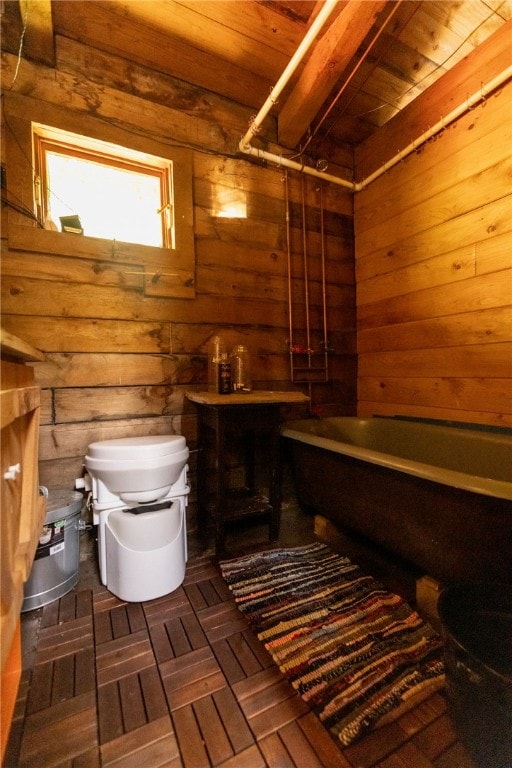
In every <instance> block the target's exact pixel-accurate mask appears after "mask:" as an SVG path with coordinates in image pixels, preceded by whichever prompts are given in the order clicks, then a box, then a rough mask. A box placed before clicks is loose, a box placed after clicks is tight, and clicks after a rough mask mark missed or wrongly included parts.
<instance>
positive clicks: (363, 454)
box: [281, 416, 512, 501]
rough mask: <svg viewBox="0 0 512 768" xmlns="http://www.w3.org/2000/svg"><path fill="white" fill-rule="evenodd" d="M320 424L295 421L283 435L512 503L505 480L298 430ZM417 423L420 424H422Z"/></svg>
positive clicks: (510, 488) (286, 425)
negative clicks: (468, 472) (304, 426)
mask: <svg viewBox="0 0 512 768" xmlns="http://www.w3.org/2000/svg"><path fill="white" fill-rule="evenodd" d="M330 418H340V419H355V420H358V421H368V420H372V419H376V418H385V417H375V416H365V417H359V416H340V417H330ZM321 421H322V419H320V422H321ZM386 421H388V422H392V421H393V419H392V418H390V417H388V418H386ZM317 422H318V419H317V420H314V419H295V420H292V421H287V422H285V423H284V424H282V426H281V435H282V437H285V438H288V439H290V440H295V441H297V442H301V443H306V444H308V445H313V446H315V447H317V448H323V449H324V450H328V451H331V452H334V453H338V454H341V455H345V456H350V457H351V458H354V459H359V460H360V461H365V462H367V463H370V464H377V465H379V466H381V467H385V468H387V469H390V470H394V471H398V472H403V473H405V474H408V475H413V476H415V477H420V478H422V479H424V480H430V481H431V482H435V483H440V484H441V485H446V486H450V487H452V488H458V489H460V490H464V491H469V492H471V493H477V494H480V495H483V496H491V497H494V498H499V499H505V500H507V501H512V483H510V482H507V481H506V480H495V479H494V478H490V477H481V476H478V475H469V474H467V473H465V472H459V471H457V470H453V469H445V468H444V467H436V466H435V465H433V464H425V463H423V462H419V461H413V460H412V459H406V458H403V457H401V456H395V455H392V454H388V453H383V452H382V451H376V450H373V449H371V448H362V447H360V446H357V445H353V444H351V443H346V442H342V441H339V440H334V439H332V438H328V437H323V436H321V435H316V434H313V433H311V432H309V431H304V430H301V429H300V428H299V427H300V425H304V424H312V423H317ZM417 423H419V424H421V422H417ZM439 428H446V429H454V427H451V426H446V427H442V426H440V427H439Z"/></svg>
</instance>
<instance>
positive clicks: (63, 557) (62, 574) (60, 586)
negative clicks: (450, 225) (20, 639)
mask: <svg viewBox="0 0 512 768" xmlns="http://www.w3.org/2000/svg"><path fill="white" fill-rule="evenodd" d="M82 503H83V496H82V494H81V493H79V492H78V491H69V490H67V489H60V488H59V489H54V490H50V491H49V492H48V500H47V505H46V517H45V521H44V525H43V528H42V530H41V533H40V535H39V544H38V547H37V549H36V554H35V557H34V562H33V564H32V570H31V571H30V577H29V579H28V581H27V582H26V584H25V587H24V590H23V594H24V600H23V604H22V606H21V612H22V613H24V612H25V611H32V610H34V609H35V608H41V607H42V606H43V605H46V604H47V603H51V602H52V601H53V600H56V599H57V598H58V597H62V596H63V595H65V594H66V593H67V592H69V591H70V590H72V589H73V587H74V586H75V585H76V583H77V581H78V561H79V554H80V530H81V525H80V520H79V516H80V510H81V508H82Z"/></svg>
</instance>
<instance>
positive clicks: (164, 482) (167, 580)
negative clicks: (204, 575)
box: [85, 435, 190, 602]
mask: <svg viewBox="0 0 512 768" xmlns="http://www.w3.org/2000/svg"><path fill="white" fill-rule="evenodd" d="M188 457H189V450H188V448H187V445H186V442H185V438H184V437H182V436H181V435H155V436H150V437H128V438H120V439H115V440H103V441H101V442H97V443H91V444H90V445H89V448H88V449H87V456H86V457H85V466H86V469H87V472H88V474H89V475H90V477H91V480H92V502H93V522H94V524H95V525H97V526H98V557H99V565H100V576H101V581H102V583H103V584H104V585H105V586H106V587H107V589H108V590H109V591H110V592H112V593H113V594H114V595H116V596H117V597H119V598H120V599H121V600H125V601H127V602H142V601H143V600H153V599H154V598H156V597H161V596H162V595H167V594H169V592H172V591H174V590H175V589H177V587H179V586H180V584H181V583H182V582H183V579H184V578H185V565H186V562H187V528H186V508H187V503H188V494H189V492H190V486H189V485H188V484H187V471H188V465H187V461H188Z"/></svg>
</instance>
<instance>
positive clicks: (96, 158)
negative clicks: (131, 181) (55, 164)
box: [32, 123, 176, 249]
mask: <svg viewBox="0 0 512 768" xmlns="http://www.w3.org/2000/svg"><path fill="white" fill-rule="evenodd" d="M32 129H33V142H34V150H33V151H34V170H35V180H34V183H35V185H36V188H35V191H34V199H35V206H36V215H37V217H38V218H39V220H40V221H42V222H43V223H44V222H45V221H46V220H47V218H48V215H49V213H50V205H49V202H48V193H49V182H48V177H47V171H48V163H47V159H46V155H47V153H48V152H53V153H54V154H60V155H65V156H67V157H76V158H80V159H82V160H87V161H90V162H98V163H101V164H102V165H108V166H111V167H113V168H119V169H121V170H128V171H135V172H137V173H141V174H144V175H147V176H154V177H156V178H157V179H158V180H159V186H160V205H159V213H160V221H161V233H162V247H163V248H170V249H174V248H175V243H176V238H175V232H174V216H173V212H174V200H173V199H172V190H173V163H172V160H166V159H164V158H157V157H155V158H153V161H152V162H150V161H147V160H146V161H145V160H143V159H139V158H142V153H140V152H137V153H136V155H137V157H136V155H135V152H134V151H133V150H129V149H127V148H126V147H119V146H115V145H109V144H108V143H107V142H101V143H99V142H98V141H93V140H91V139H89V138H87V137H85V136H78V135H77V134H72V133H70V132H69V131H63V130H61V129H55V128H51V127H49V126H45V125H39V124H37V123H34V124H33V126H32ZM139 245H140V243H139Z"/></svg>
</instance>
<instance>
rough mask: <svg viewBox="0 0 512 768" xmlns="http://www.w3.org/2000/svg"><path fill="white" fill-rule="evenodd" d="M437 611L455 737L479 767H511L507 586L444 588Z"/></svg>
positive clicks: (511, 623)
mask: <svg viewBox="0 0 512 768" xmlns="http://www.w3.org/2000/svg"><path fill="white" fill-rule="evenodd" d="M438 609H439V618H440V619H441V622H442V625H443V634H444V638H445V667H446V685H447V693H448V697H449V701H450V708H451V712H452V715H453V718H454V721H455V725H456V727H457V730H458V732H459V735H460V738H461V740H462V742H463V743H464V745H465V746H466V747H467V749H468V752H469V753H470V755H471V757H472V758H473V759H474V760H475V761H476V763H477V764H478V766H480V768H511V766H512V585H510V584H473V585H458V586H452V587H448V588H446V589H445V590H443V592H442V593H441V596H440V599H439V605H438Z"/></svg>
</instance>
